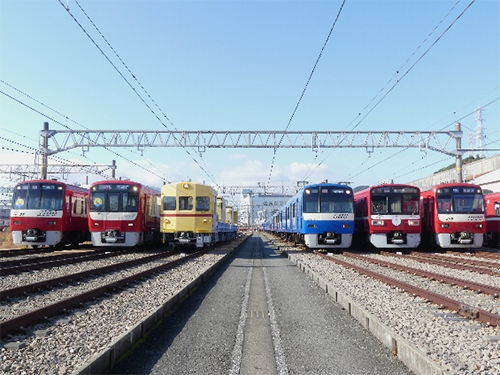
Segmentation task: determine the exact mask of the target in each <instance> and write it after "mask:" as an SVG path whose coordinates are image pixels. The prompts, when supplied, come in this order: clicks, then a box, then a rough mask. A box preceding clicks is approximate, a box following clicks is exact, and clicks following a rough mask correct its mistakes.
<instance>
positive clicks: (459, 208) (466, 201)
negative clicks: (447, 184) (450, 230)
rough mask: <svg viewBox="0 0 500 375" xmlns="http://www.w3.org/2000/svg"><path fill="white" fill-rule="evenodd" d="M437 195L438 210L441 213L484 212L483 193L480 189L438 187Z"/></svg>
mask: <svg viewBox="0 0 500 375" xmlns="http://www.w3.org/2000/svg"><path fill="white" fill-rule="evenodd" d="M436 196H437V199H436V203H437V210H438V213H440V214H442V213H450V212H455V213H464V214H472V213H476V214H477V213H483V212H484V200H483V194H482V192H481V190H480V189H477V188H468V187H467V188H465V187H455V188H446V189H438V191H437V194H436Z"/></svg>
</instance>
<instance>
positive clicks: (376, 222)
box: [372, 220, 384, 227]
mask: <svg viewBox="0 0 500 375" xmlns="http://www.w3.org/2000/svg"><path fill="white" fill-rule="evenodd" d="M372 225H373V226H377V227H381V226H383V225H384V220H372Z"/></svg>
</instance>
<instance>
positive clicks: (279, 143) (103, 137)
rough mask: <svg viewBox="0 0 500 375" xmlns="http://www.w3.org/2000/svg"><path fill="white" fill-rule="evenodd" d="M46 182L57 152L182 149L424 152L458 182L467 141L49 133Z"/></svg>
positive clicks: (44, 148) (308, 134) (395, 134)
mask: <svg viewBox="0 0 500 375" xmlns="http://www.w3.org/2000/svg"><path fill="white" fill-rule="evenodd" d="M40 136H41V140H40V155H41V156H42V168H41V169H42V172H41V175H42V176H46V175H47V173H46V168H47V158H48V156H50V155H54V154H56V153H58V152H62V151H66V150H70V149H73V148H79V147H81V148H82V151H83V152H84V153H85V152H86V151H88V150H89V149H90V147H106V148H108V147H135V148H137V149H138V150H139V151H141V152H142V151H143V150H144V148H146V147H183V148H194V149H197V150H198V152H200V153H201V152H204V151H205V150H206V149H207V148H271V149H274V150H276V149H278V148H302V149H306V148H310V149H312V150H313V151H317V150H319V149H321V148H365V149H366V150H367V152H372V151H373V149H375V148H379V147H385V148H394V147H399V148H419V149H420V150H422V151H425V152H427V150H430V151H436V152H441V153H444V154H446V155H450V156H454V157H455V158H456V169H457V181H459V182H461V181H462V154H463V152H464V150H462V137H463V133H462V130H461V125H460V123H458V122H457V123H455V131H403V130H402V131H383V130H381V131H313V130H312V131H281V130H251V131H244V130H230V131H229V130H228V131H224V130H191V131H190V130H186V131H170V130H163V131H159V130H49V123H48V122H44V123H43V130H42V131H41V133H40Z"/></svg>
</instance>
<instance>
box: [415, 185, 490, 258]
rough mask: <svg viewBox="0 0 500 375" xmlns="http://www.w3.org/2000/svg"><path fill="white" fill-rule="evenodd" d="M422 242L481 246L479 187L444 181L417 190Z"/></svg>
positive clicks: (482, 217) (482, 220)
mask: <svg viewBox="0 0 500 375" xmlns="http://www.w3.org/2000/svg"><path fill="white" fill-rule="evenodd" d="M421 206H422V214H423V218H424V222H423V226H422V235H423V238H422V240H423V243H424V244H425V245H429V246H435V245H437V246H439V247H441V248H462V249H467V248H472V247H481V246H482V245H483V241H484V234H485V229H486V222H485V214H484V197H483V193H482V190H481V187H480V186H478V185H473V184H468V183H447V184H440V185H436V186H434V187H433V188H432V189H429V190H426V191H423V192H422V193H421Z"/></svg>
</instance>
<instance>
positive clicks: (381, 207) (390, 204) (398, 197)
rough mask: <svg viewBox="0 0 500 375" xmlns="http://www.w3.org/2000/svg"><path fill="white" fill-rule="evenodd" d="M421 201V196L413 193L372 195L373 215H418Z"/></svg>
mask: <svg viewBox="0 0 500 375" xmlns="http://www.w3.org/2000/svg"><path fill="white" fill-rule="evenodd" d="M419 199H420V198H419V195H418V194H413V193H412V194H398V193H386V194H384V195H372V213H373V214H397V215H403V214H405V215H414V214H417V213H418V207H419Z"/></svg>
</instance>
